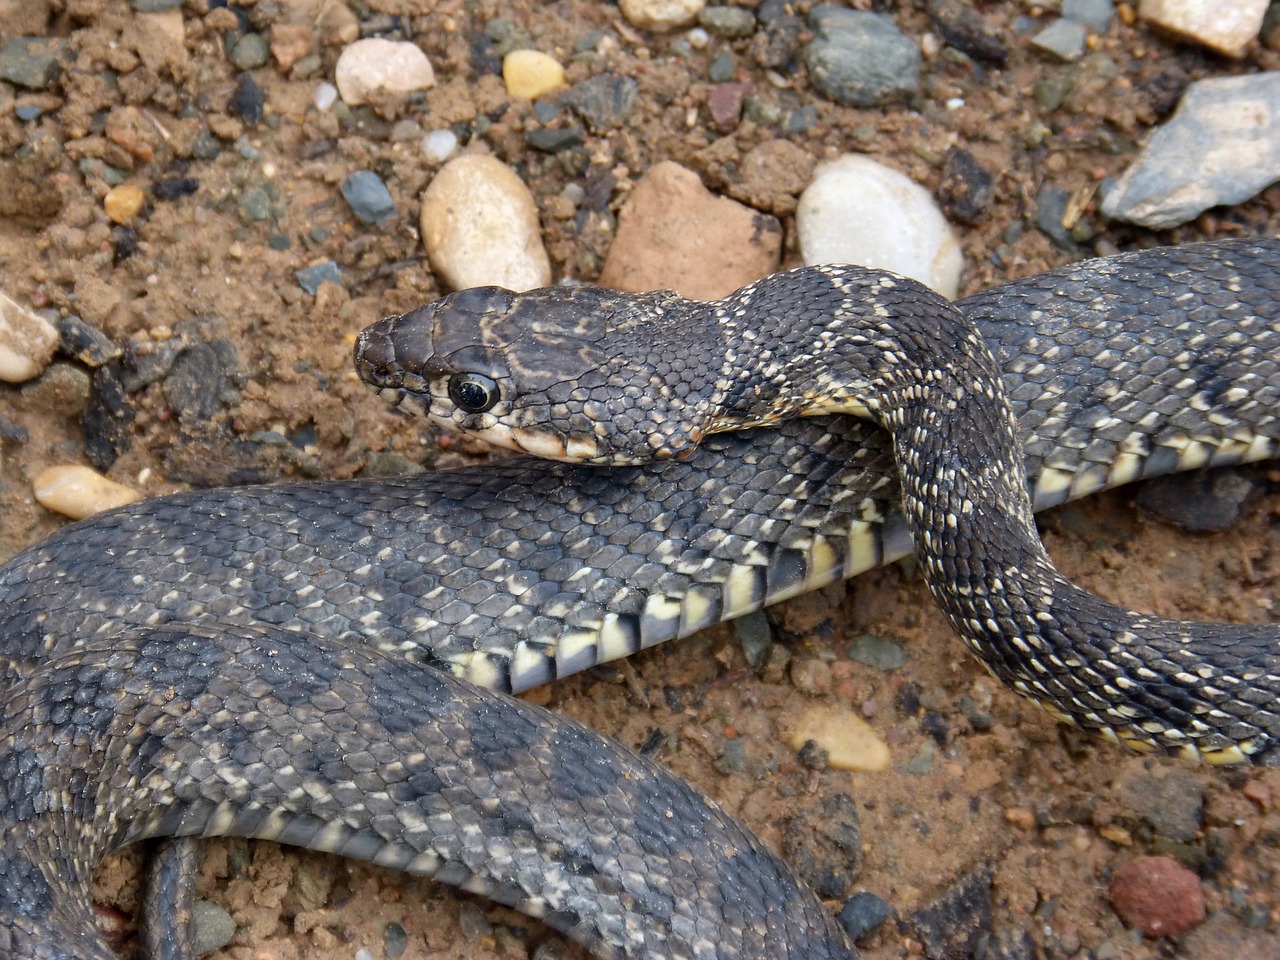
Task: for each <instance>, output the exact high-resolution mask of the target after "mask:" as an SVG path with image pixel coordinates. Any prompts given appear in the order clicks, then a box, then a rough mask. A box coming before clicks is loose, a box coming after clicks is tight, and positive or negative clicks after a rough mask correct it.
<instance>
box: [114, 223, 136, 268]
mask: <svg viewBox="0 0 1280 960" xmlns="http://www.w3.org/2000/svg"><path fill="white" fill-rule="evenodd" d="M137 252H138V231H137V230H135V229H133V227H126V226H124V225H123V224H116V225H115V226H114V227H112V228H111V265H112V266H115V267H118V266H120V264H122V263H124V262H125V261H126V260H128V259H129V258H130V257H132V256H133V255H134V254H135V253H137Z"/></svg>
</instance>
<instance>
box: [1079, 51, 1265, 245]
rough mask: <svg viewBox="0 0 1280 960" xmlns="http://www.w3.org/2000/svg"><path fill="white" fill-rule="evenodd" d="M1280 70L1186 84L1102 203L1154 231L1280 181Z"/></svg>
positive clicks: (1116, 214) (1111, 213)
mask: <svg viewBox="0 0 1280 960" xmlns="http://www.w3.org/2000/svg"><path fill="white" fill-rule="evenodd" d="M1277 105H1280V71H1274V70H1273V71H1270V72H1268V73H1255V74H1248V75H1245V76H1239V77H1219V78H1216V79H1212V80H1200V81H1198V82H1196V83H1193V84H1191V86H1190V87H1188V88H1187V92H1186V93H1185V94H1184V95H1183V98H1182V103H1181V104H1180V105H1179V106H1178V111H1177V113H1175V114H1174V115H1173V117H1172V119H1170V120H1169V122H1168V123H1166V124H1165V125H1164V126H1162V127H1161V128H1160V129H1159V130H1157V131H1156V132H1155V133H1154V134H1152V136H1151V138H1150V140H1148V141H1147V144H1146V146H1145V147H1143V149H1142V152H1141V153H1140V154H1139V155H1138V158H1137V160H1135V161H1134V162H1133V164H1132V165H1131V166H1130V167H1129V169H1128V170H1126V171H1125V172H1124V174H1123V175H1122V176H1121V177H1120V179H1119V180H1118V181H1117V182H1116V185H1115V187H1114V189H1112V190H1111V191H1110V192H1109V193H1108V194H1107V196H1106V198H1105V199H1104V200H1103V202H1102V212H1103V213H1104V214H1106V215H1107V216H1108V217H1111V218H1112V219H1113V220H1126V221H1128V222H1129V223H1136V224H1138V225H1139V226H1143V227H1150V228H1151V229H1154V230H1164V229H1168V228H1170V227H1176V226H1178V225H1179V224H1182V223H1186V222H1187V221H1188V220H1191V219H1193V218H1195V217H1197V216H1199V215H1200V214H1201V213H1202V212H1203V211H1205V210H1207V209H1209V208H1210V207H1215V206H1220V205H1224V204H1232V203H1240V202H1241V201H1243V200H1247V199H1249V198H1250V197H1252V196H1253V195H1254V194H1256V193H1258V192H1259V191H1261V190H1263V189H1264V188H1265V187H1267V186H1268V185H1270V184H1271V183H1274V182H1275V181H1276V180H1277V179H1280V107H1278V106H1277Z"/></svg>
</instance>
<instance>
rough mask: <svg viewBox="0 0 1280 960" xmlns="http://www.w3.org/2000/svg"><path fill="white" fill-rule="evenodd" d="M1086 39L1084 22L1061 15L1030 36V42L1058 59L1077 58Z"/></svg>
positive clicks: (1082, 49)
mask: <svg viewBox="0 0 1280 960" xmlns="http://www.w3.org/2000/svg"><path fill="white" fill-rule="evenodd" d="M1087 39H1088V36H1087V33H1086V31H1085V28H1084V24H1082V23H1076V21H1074V20H1068V19H1067V18H1066V17H1063V18H1062V19H1060V20H1055V21H1053V23H1051V24H1049V25H1048V26H1047V27H1045V28H1044V29H1043V30H1041V31H1040V32H1039V33H1037V34H1036V35H1035V37H1034V38H1032V40H1031V42H1032V44H1034V45H1035V46H1036V47H1038V48H1039V49H1041V50H1043V51H1045V52H1046V53H1052V54H1053V55H1054V56H1055V57H1057V58H1058V59H1059V60H1065V61H1072V60H1079V59H1080V57H1081V56H1082V55H1083V54H1084V45H1085V41H1086V40H1087Z"/></svg>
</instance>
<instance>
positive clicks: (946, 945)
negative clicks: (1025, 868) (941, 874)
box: [911, 863, 994, 960]
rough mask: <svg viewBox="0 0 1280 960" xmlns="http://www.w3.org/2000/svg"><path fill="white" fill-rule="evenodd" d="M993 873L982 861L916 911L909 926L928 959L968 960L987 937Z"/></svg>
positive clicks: (990, 867) (989, 932) (989, 928)
mask: <svg viewBox="0 0 1280 960" xmlns="http://www.w3.org/2000/svg"><path fill="white" fill-rule="evenodd" d="M993 874H994V868H993V867H992V865H991V864H989V863H988V864H983V865H982V866H980V867H979V868H978V869H977V870H974V871H973V872H972V873H970V874H969V875H968V876H966V877H964V878H963V879H961V880H960V881H958V882H957V883H955V884H953V885H952V887H951V889H950V890H948V891H947V892H946V893H944V894H943V895H942V896H941V897H939V898H938V899H937V900H935V901H933V903H931V904H929V905H928V906H927V907H923V908H922V909H920V910H918V911H916V914H915V916H913V917H912V918H911V927H912V929H913V930H914V931H915V935H916V937H917V939H919V940H920V942H921V943H923V944H924V954H925V956H926V957H928V958H929V960H971V958H973V957H975V956H977V953H976V952H975V951H976V950H977V949H978V945H979V943H980V942H982V941H983V940H989V939H990V937H991V878H992V876H993Z"/></svg>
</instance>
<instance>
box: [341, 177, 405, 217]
mask: <svg viewBox="0 0 1280 960" xmlns="http://www.w3.org/2000/svg"><path fill="white" fill-rule="evenodd" d="M342 196H343V198H344V199H345V200H346V201H347V203H348V204H350V205H351V212H352V213H354V214H355V215H356V216H357V217H359V218H360V220H361V221H362V222H364V223H381V222H382V221H383V220H389V219H391V218H392V217H394V216H395V215H396V202H395V200H393V199H392V198H391V191H390V190H388V189H387V185H386V184H385V183H383V182H382V178H381V177H379V176H378V175H377V174H376V173H374V172H373V171H372V170H355V171H353V172H352V173H349V174H347V176H346V178H345V179H344V180H343V181H342Z"/></svg>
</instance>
